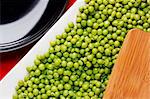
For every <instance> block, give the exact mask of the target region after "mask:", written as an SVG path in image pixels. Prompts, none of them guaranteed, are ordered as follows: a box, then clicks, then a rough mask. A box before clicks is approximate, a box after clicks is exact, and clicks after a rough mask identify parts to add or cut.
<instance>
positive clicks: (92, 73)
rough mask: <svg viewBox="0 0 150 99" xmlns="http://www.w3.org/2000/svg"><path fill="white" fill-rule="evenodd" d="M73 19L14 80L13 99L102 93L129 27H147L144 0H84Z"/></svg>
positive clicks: (94, 98) (98, 97)
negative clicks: (24, 73) (46, 48)
mask: <svg viewBox="0 0 150 99" xmlns="http://www.w3.org/2000/svg"><path fill="white" fill-rule="evenodd" d="M85 2H86V5H84V6H82V7H80V8H79V11H80V13H79V14H78V15H77V18H76V24H74V23H73V22H70V23H69V24H68V26H67V27H66V28H65V30H64V33H62V34H61V35H57V36H56V40H55V41H51V42H50V48H49V51H48V52H47V53H45V54H44V55H38V56H37V58H36V59H35V60H34V65H33V66H29V67H27V68H26V69H27V71H28V75H26V76H25V77H24V80H20V81H19V82H18V86H16V94H15V95H14V96H13V99H48V98H51V99H102V97H103V95H104V91H105V88H106V86H107V83H108V79H109V76H110V74H111V70H112V67H113V65H114V63H115V60H116V58H117V56H118V53H119V51H120V48H121V46H122V43H123V41H124V38H125V36H126V34H127V32H128V31H129V30H130V29H132V28H138V29H142V30H144V31H147V32H150V4H149V3H147V1H146V0H85Z"/></svg>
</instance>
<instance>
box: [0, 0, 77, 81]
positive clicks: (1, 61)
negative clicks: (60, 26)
mask: <svg viewBox="0 0 150 99" xmlns="http://www.w3.org/2000/svg"><path fill="white" fill-rule="evenodd" d="M75 1H76V0H69V1H68V5H67V7H66V9H69V7H70V6H71V5H72V4H73V3H74V2H75ZM32 46H33V45H30V46H27V47H25V48H22V49H19V50H16V51H13V52H9V53H3V54H0V80H1V79H2V78H3V77H4V76H5V75H6V74H7V73H8V72H9V71H10V70H11V69H12V68H13V67H14V66H15V65H16V63H17V62H18V61H19V60H20V59H21V58H22V57H23V56H24V55H25V54H26V53H27V52H28V51H29V50H30V48H31V47H32Z"/></svg>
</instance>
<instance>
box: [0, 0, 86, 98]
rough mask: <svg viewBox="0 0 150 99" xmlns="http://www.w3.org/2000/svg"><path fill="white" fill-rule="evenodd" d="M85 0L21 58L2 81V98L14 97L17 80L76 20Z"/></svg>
mask: <svg viewBox="0 0 150 99" xmlns="http://www.w3.org/2000/svg"><path fill="white" fill-rule="evenodd" d="M84 4H85V3H84V0H77V1H76V3H75V4H74V5H73V6H72V7H71V8H70V9H69V10H68V11H67V12H66V13H65V14H64V15H63V16H62V17H61V18H60V19H59V20H58V21H57V23H56V24H55V25H54V26H53V27H52V28H51V29H50V30H49V31H48V32H47V33H46V34H45V36H43V37H42V39H41V40H40V41H39V42H38V43H37V44H36V45H35V46H34V47H33V48H32V49H31V50H30V51H29V52H28V53H27V54H26V55H25V56H24V57H23V58H22V59H21V61H20V62H19V63H18V64H17V65H16V66H15V67H14V68H13V69H12V70H11V71H10V72H9V73H8V74H7V75H6V76H5V77H4V78H3V79H2V80H1V81H0V99H12V95H13V94H14V93H15V87H16V86H17V82H18V81H19V80H21V79H23V78H24V76H25V75H27V71H26V67H27V66H31V65H33V61H34V59H35V57H36V55H39V54H44V53H45V52H46V51H48V48H49V42H50V41H52V40H55V36H56V35H57V34H61V33H63V32H64V28H65V27H66V26H67V24H68V22H71V21H72V22H74V23H75V21H76V16H77V14H78V13H79V10H78V9H79V7H80V6H82V5H84Z"/></svg>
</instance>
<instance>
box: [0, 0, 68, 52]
mask: <svg viewBox="0 0 150 99" xmlns="http://www.w3.org/2000/svg"><path fill="white" fill-rule="evenodd" d="M67 1H68V0H49V2H48V5H47V8H46V10H45V12H44V14H43V15H42V17H41V19H40V20H39V22H38V23H37V24H36V25H35V27H34V28H33V29H32V30H31V31H30V32H29V33H27V35H26V36H24V37H23V38H21V39H18V40H16V41H13V42H9V43H2V44H0V53H2V52H9V51H13V50H17V49H19V48H22V47H25V46H27V45H29V44H32V43H34V42H36V41H37V40H39V39H40V38H41V37H42V36H43V35H44V34H45V33H46V32H47V31H48V30H49V29H50V27H51V26H52V25H53V24H54V23H55V22H56V21H57V20H58V19H59V18H60V17H61V15H62V14H63V11H64V10H65V7H66V4H67ZM35 3H36V2H35ZM30 10H31V8H30ZM14 20H15V19H14ZM12 21H13V20H12ZM5 22H7V21H5ZM5 22H4V23H5Z"/></svg>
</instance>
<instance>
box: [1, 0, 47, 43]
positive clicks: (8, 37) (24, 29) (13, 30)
mask: <svg viewBox="0 0 150 99" xmlns="http://www.w3.org/2000/svg"><path fill="white" fill-rule="evenodd" d="M48 2H49V0H39V2H38V3H37V5H36V6H35V7H34V8H33V9H32V10H31V11H30V12H29V13H28V14H27V15H25V16H24V17H22V18H20V19H19V20H17V21H14V22H12V23H8V24H3V25H0V38H1V39H0V44H2V43H9V42H12V41H15V40H18V39H20V38H22V37H24V36H25V35H26V34H27V33H29V32H30V31H31V29H32V28H33V27H34V26H35V25H36V23H37V22H38V21H39V19H40V18H41V16H42V15H43V13H44V11H45V9H46V7H47V4H48Z"/></svg>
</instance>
